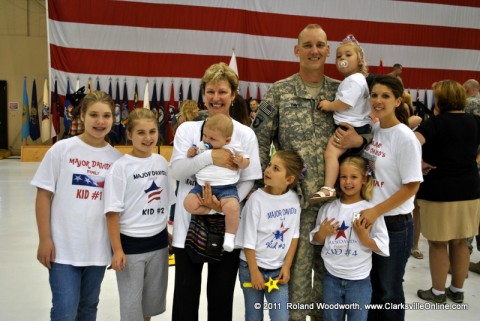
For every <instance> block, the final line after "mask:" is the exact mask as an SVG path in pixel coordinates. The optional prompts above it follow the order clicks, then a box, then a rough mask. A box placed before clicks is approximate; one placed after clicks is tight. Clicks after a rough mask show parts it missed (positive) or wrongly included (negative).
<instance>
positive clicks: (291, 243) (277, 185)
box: [235, 151, 303, 320]
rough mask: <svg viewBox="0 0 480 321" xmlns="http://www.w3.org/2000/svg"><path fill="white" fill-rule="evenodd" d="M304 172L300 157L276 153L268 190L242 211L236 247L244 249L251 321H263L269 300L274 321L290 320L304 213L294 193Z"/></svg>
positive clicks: (268, 170)
mask: <svg viewBox="0 0 480 321" xmlns="http://www.w3.org/2000/svg"><path fill="white" fill-rule="evenodd" d="M302 170H303V161H302V159H301V157H300V156H299V155H298V154H297V153H296V152H293V151H277V152H276V153H275V155H274V156H273V157H272V159H271V160H270V163H269V164H268V166H267V168H266V169H265V172H264V183H265V187H264V188H263V189H259V190H257V191H255V192H254V193H253V194H252V195H251V196H250V198H249V199H248V201H247V203H246V204H245V207H244V209H243V210H242V217H241V220H240V227H239V230H238V234H237V237H236V239H235V243H236V245H237V246H240V247H241V248H243V249H242V251H241V252H240V268H239V279H240V283H241V285H242V290H243V294H244V298H245V319H246V320H250V319H252V320H262V318H263V301H264V298H266V299H267V301H268V303H269V304H270V305H271V309H269V310H270V311H269V314H270V318H271V319H272V320H288V307H287V302H288V281H289V280H290V267H291V265H292V262H293V258H294V256H295V251H296V249H297V244H298V237H299V228H300V212H301V208H300V201H299V199H298V196H297V194H296V193H295V192H294V191H292V190H290V188H291V187H292V186H295V184H296V182H297V180H298V178H299V176H300V175H301V173H302ZM266 282H267V283H268V287H267V288H265V285H266V284H265V283H266ZM272 289H275V290H272Z"/></svg>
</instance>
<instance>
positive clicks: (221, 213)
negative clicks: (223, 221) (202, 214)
mask: <svg viewBox="0 0 480 321" xmlns="http://www.w3.org/2000/svg"><path fill="white" fill-rule="evenodd" d="M212 214H220V215H225V214H223V212H217V211H215V210H214V209H213V208H212V209H210V212H208V215H212Z"/></svg>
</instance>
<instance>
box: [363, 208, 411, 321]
mask: <svg viewBox="0 0 480 321" xmlns="http://www.w3.org/2000/svg"><path fill="white" fill-rule="evenodd" d="M385 223H386V225H387V229H388V236H389V237H390V245H389V248H390V256H389V257H384V256H380V255H378V254H375V253H373V256H372V263H373V266H372V271H371V272H370V278H371V281H372V304H383V305H385V304H386V303H388V304H387V305H390V308H389V309H385V308H383V309H375V310H374V309H372V310H370V311H369V312H368V320H369V321H373V320H375V321H377V320H378V321H380V320H382V321H383V320H389V321H400V320H405V310H404V309H401V308H399V309H392V308H391V307H392V306H393V307H395V305H396V304H403V303H405V294H404V292H403V276H404V275H405V267H406V265H407V261H408V258H409V257H410V251H411V249H412V246H413V221H412V216H411V215H410V216H409V218H408V220H406V221H403V222H393V223H392V222H388V221H387V219H385Z"/></svg>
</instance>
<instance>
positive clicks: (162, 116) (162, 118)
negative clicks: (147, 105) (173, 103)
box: [158, 82, 167, 145]
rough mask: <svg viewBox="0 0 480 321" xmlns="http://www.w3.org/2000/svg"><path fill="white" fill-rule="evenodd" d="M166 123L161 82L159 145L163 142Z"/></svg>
mask: <svg viewBox="0 0 480 321" xmlns="http://www.w3.org/2000/svg"><path fill="white" fill-rule="evenodd" d="M166 125H167V123H166V122H165V99H164V96H163V82H162V86H161V87H160V104H159V106H158V128H159V130H160V132H159V134H160V144H161V145H163V144H164V142H165V138H166V137H167V136H166V135H165V131H166V128H167V126H166Z"/></svg>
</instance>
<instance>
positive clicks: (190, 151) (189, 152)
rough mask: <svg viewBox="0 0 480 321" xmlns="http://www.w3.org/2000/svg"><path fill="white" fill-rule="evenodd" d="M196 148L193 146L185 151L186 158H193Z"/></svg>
mask: <svg viewBox="0 0 480 321" xmlns="http://www.w3.org/2000/svg"><path fill="white" fill-rule="evenodd" d="M197 151H198V147H197V146H196V145H193V146H192V147H190V148H189V149H188V151H187V156H188V157H195V156H196V155H197Z"/></svg>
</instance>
